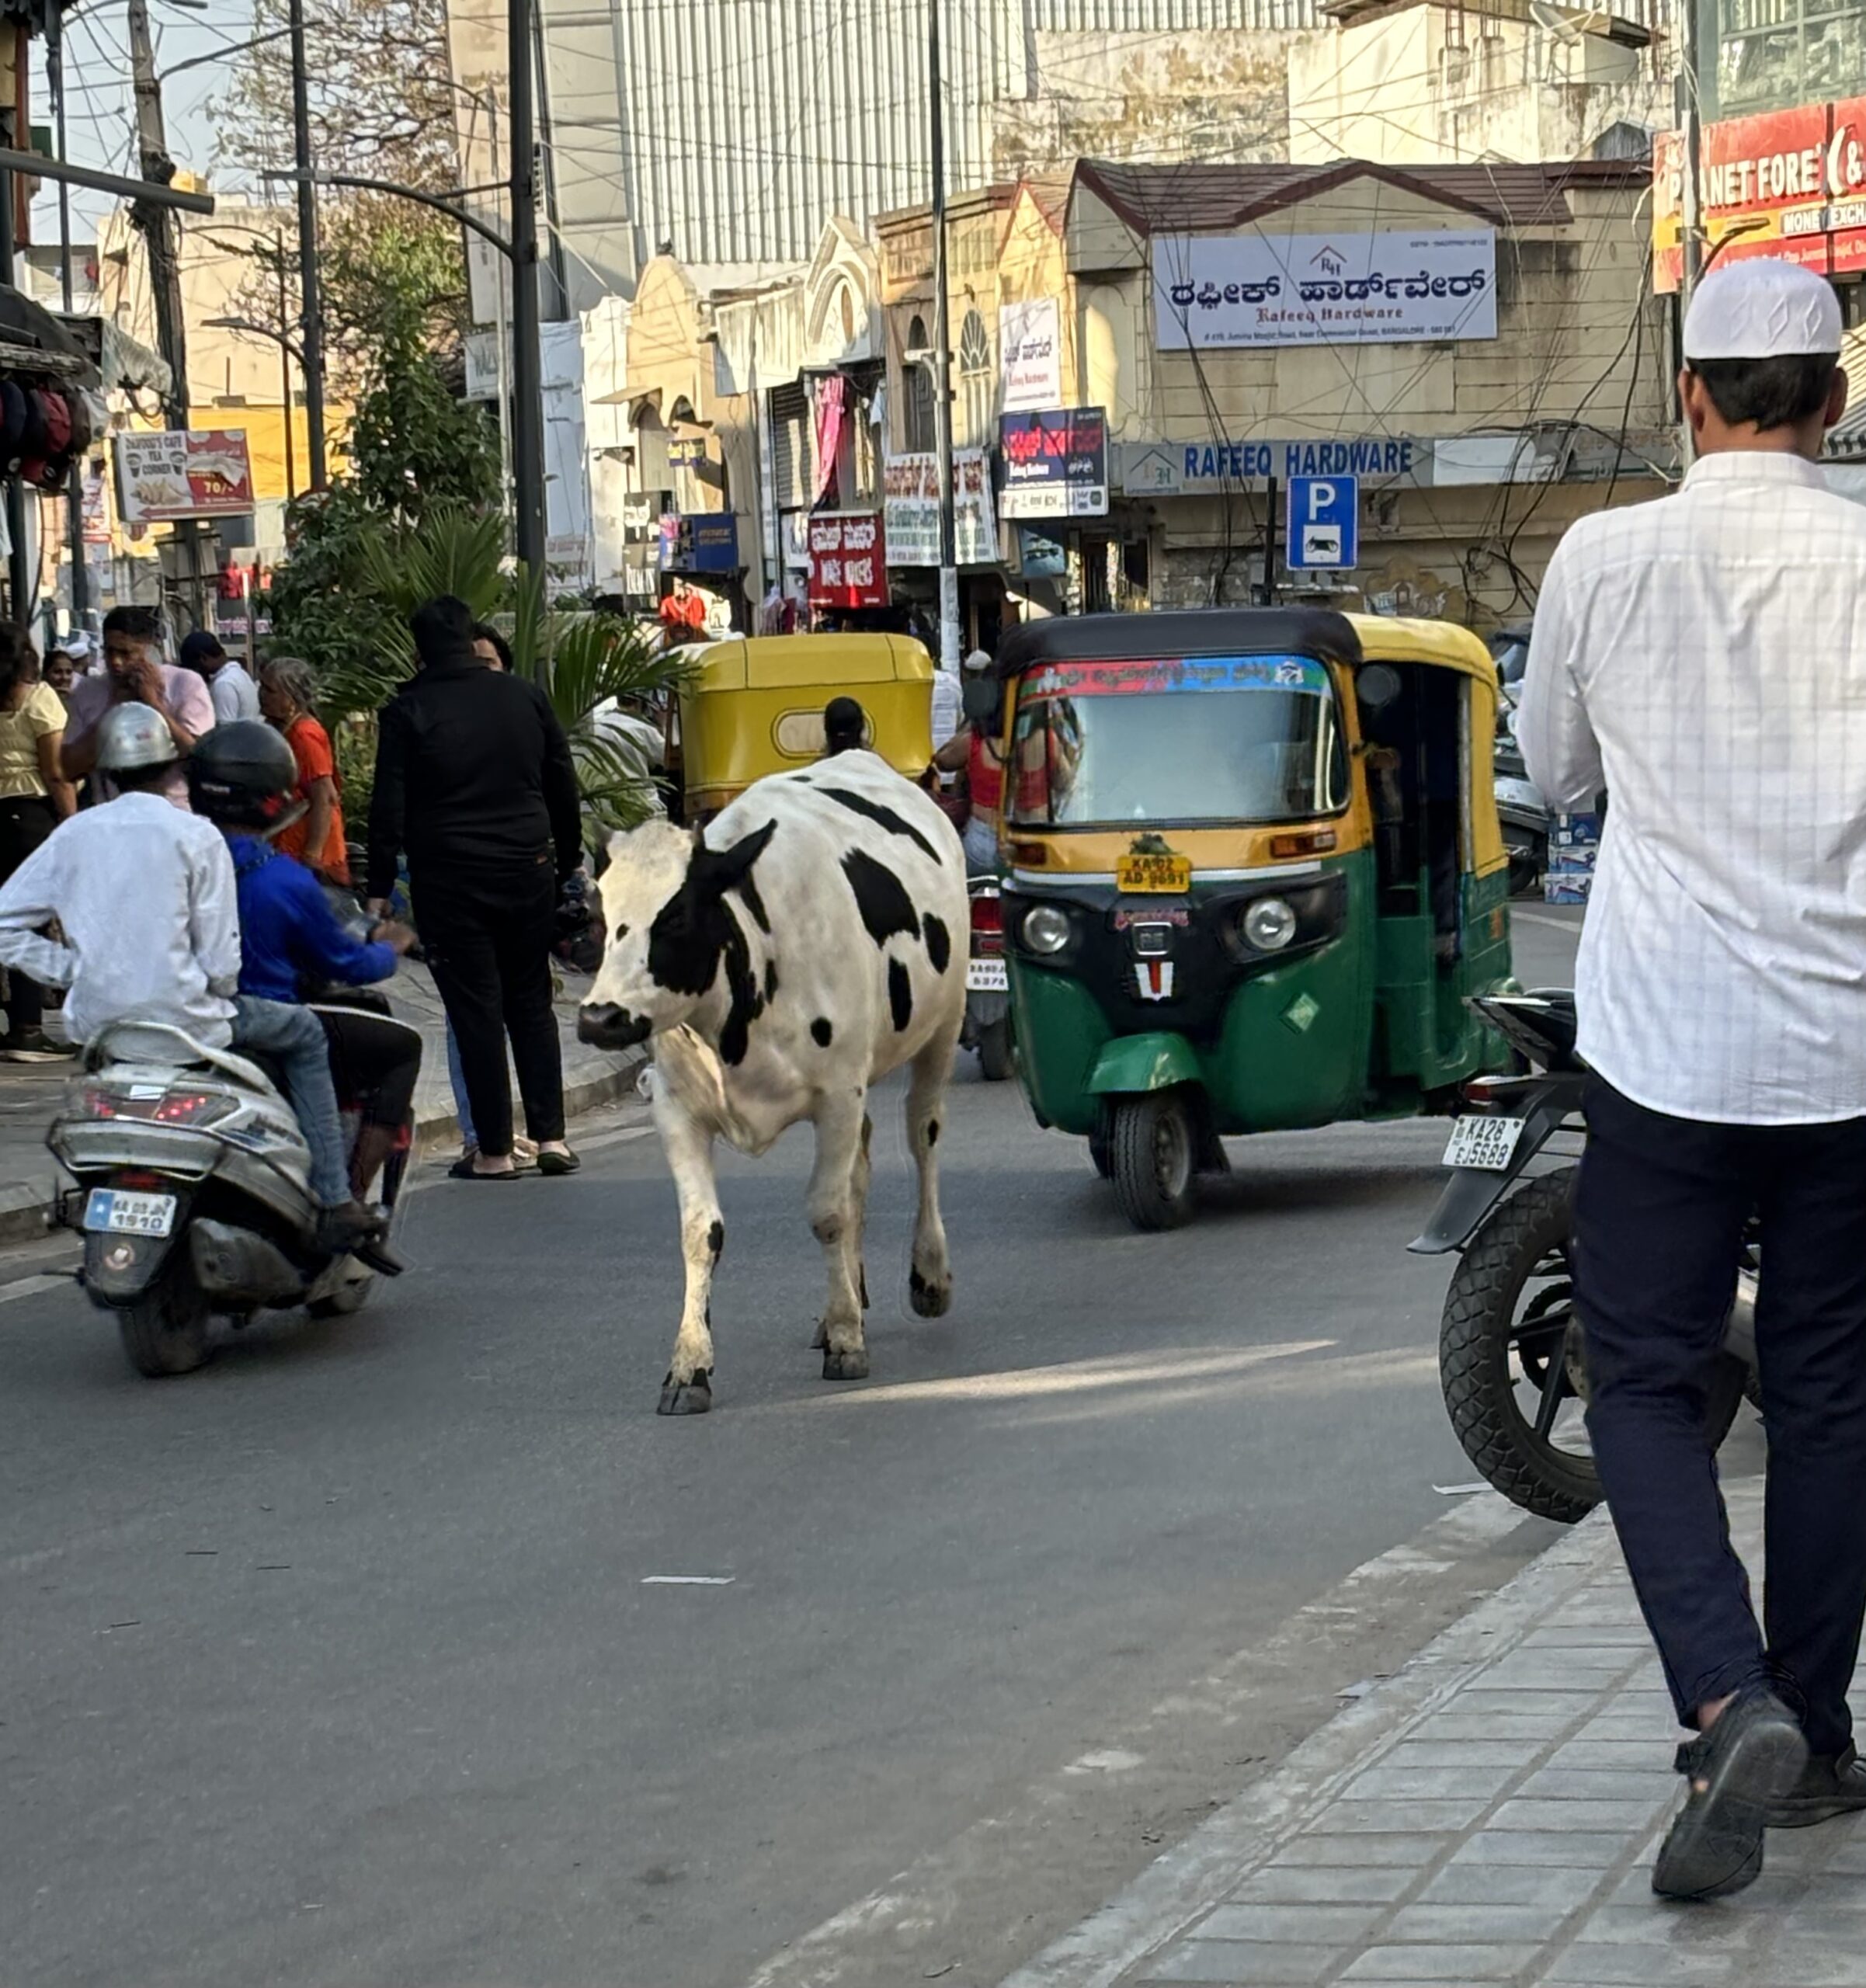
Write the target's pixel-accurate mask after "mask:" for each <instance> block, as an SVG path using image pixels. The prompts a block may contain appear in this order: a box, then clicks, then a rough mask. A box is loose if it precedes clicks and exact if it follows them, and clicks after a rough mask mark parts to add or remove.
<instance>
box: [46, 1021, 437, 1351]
mask: <svg viewBox="0 0 1866 1988" xmlns="http://www.w3.org/2000/svg"><path fill="white" fill-rule="evenodd" d="M331 1005H335V1004H334V1003H333V1004H331ZM343 1005H345V1006H352V1005H353V1006H356V1007H357V1008H360V1009H364V1010H367V1011H368V1012H370V1013H382V1014H386V1013H387V1004H386V1003H381V1002H380V996H377V997H374V998H373V999H372V997H370V996H368V995H367V994H360V993H353V994H351V995H350V996H348V998H347V999H346V1002H345V1003H343ZM394 1025H395V1026H397V1027H405V1026H406V1024H400V1023H398V1024H394ZM338 1102H339V1105H340V1106H341V1107H342V1109H343V1112H344V1117H345V1123H346V1130H347V1131H348V1132H349V1138H350V1142H351V1144H352V1146H354V1144H355V1141H356V1134H357V1131H358V1128H359V1125H360V1120H361V1116H362V1111H361V1107H362V1103H363V1100H360V1099H359V1098H356V1097H343V1096H342V1095H341V1094H340V1095H339V1100H338ZM412 1135H413V1125H412V1114H411V1118H410V1120H409V1121H408V1122H407V1123H406V1124H405V1126H404V1128H403V1130H402V1132H401V1135H399V1136H398V1138H397V1139H396V1142H395V1145H394V1149H393V1150H392V1151H391V1154H390V1156H389V1158H388V1160H387V1163H386V1164H385V1166H384V1169H383V1175H382V1180H381V1183H380V1188H379V1189H378V1190H377V1199H378V1200H379V1201H381V1202H382V1203H383V1204H384V1205H386V1206H387V1208H388V1210H389V1211H390V1224H389V1229H388V1236H387V1238H386V1239H392V1238H393V1236H394V1230H395V1217H396V1214H397V1212H398V1204H399V1201H400V1198H401V1188H402V1184H403V1182H404V1180H405V1177H406V1176H407V1172H408V1161H409V1159H410V1157H411V1156H412V1143H413V1142H412ZM46 1144H47V1146H48V1147H49V1148H50V1151H51V1152H52V1154H53V1156H54V1158H55V1159H57V1161H58V1162H59V1163H60V1164H61V1166H63V1167H64V1169H65V1170H66V1171H67V1172H68V1173H70V1174H71V1176H72V1178H73V1179H74V1180H75V1181H76V1183H77V1185H76V1186H75V1187H72V1188H70V1189H68V1190H65V1191H64V1193H63V1194H61V1195H60V1196H59V1197H58V1199H57V1202H56V1204H55V1205H54V1222H55V1224H56V1225H58V1226H61V1227H64V1228H67V1229H75V1230H76V1231H77V1232H78V1233H79V1234H81V1235H82V1237H83V1239H84V1263H83V1267H82V1270H80V1271H79V1273H78V1275H79V1279H80V1281H81V1282H82V1284H83V1286H84V1288H85V1292H86V1293H87V1295H89V1298H90V1299H91V1302H92V1304H94V1305H96V1306H97V1307H98V1308H99V1309H100V1310H103V1311H106V1312H110V1313H112V1314H113V1315H114V1316H115V1318H116V1323H117V1329H118V1331H119V1333H120V1335H121V1336H122V1340H123V1351H124V1353H125V1354H127V1356H128V1358H129V1361H130V1365H131V1366H132V1367H134V1368H135V1369H136V1371H137V1372H138V1373H139V1374H144V1375H148V1376H149V1377H150V1378H152V1379H153V1378H161V1377H163V1376H165V1375H175V1374H186V1373H189V1372H192V1371H193V1369H194V1368H197V1367H199V1366H200V1365H201V1364H203V1361H206V1360H207V1357H209V1354H210V1352H211V1350H212V1346H211V1340H210V1325H211V1321H212V1318H213V1315H214V1314H215V1313H217V1312H218V1313H221V1314H223V1315H226V1316H227V1317H228V1318H229V1319H231V1322H232V1323H233V1324H234V1325H235V1326H236V1327H238V1326H245V1325H247V1324H248V1323H250V1322H251V1321H252V1319H253V1317H254V1315H255V1314H256V1313H257V1312H259V1311H261V1310H262V1309H271V1310H281V1311H282V1310H288V1309H291V1308H293V1307H294V1306H297V1305H303V1306H304V1308H305V1309H307V1310H308V1312H310V1313H311V1315H312V1317H314V1318H318V1319H328V1318H335V1317H338V1316H339V1315H342V1314H345V1313H347V1312H355V1311H356V1310H358V1309H360V1307H361V1306H362V1305H363V1304H364V1303H365V1302H367V1299H368V1298H369V1295H370V1291H371V1289H372V1288H373V1287H374V1282H375V1277H376V1274H377V1273H376V1272H375V1271H374V1270H371V1269H370V1267H369V1265H367V1263H362V1262H360V1261H359V1260H358V1259H357V1258H356V1256H352V1255H349V1254H337V1255H333V1254H332V1253H330V1252H329V1251H328V1250H327V1249H322V1248H321V1247H320V1246H319V1245H318V1241H317V1232H318V1204H317V1201H316V1200H315V1198H314V1196H313V1195H312V1194H311V1184H310V1166H311V1154H310V1151H309V1149H308V1148H307V1146H306V1145H305V1143H304V1135H303V1134H302V1133H301V1131H299V1129H298V1121H297V1118H296V1117H294V1114H293V1112H292V1109H291V1106H290V1103H288V1102H287V1100H286V1097H285V1096H284V1093H283V1090H282V1088H281V1087H280V1086H279V1085H278V1084H277V1083H275V1082H274V1080H273V1076H272V1075H271V1074H270V1073H269V1072H268V1071H267V1070H266V1069H263V1068H262V1067H261V1064H260V1062H259V1060H258V1059H256V1058H253V1057H251V1056H245V1055H239V1054H238V1053H237V1052H235V1051H232V1050H228V1049H214V1048H209V1047H208V1046H207V1044H203V1043H200V1042H197V1041H195V1040H194V1038H193V1037H192V1036H190V1035H189V1034H186V1033H185V1032H184V1031H183V1030H181V1029H179V1028H177V1027H173V1026H172V1024H167V1023H158V1022H138V1021H134V1020H130V1021H124V1022H120V1023H117V1024H115V1025H114V1026H113V1027H109V1028H108V1029H106V1030H103V1032H102V1033H101V1034H99V1035H98V1036H97V1037H96V1039H95V1040H93V1041H92V1042H91V1043H90V1044H89V1045H88V1046H87V1048H86V1049H85V1056H84V1062H83V1064H82V1067H81V1069H80V1071H79V1073H78V1075H77V1076H75V1077H74V1078H73V1079H71V1082H70V1083H69V1084H68V1086H67V1090H66V1093H65V1097H64V1101H63V1103H62V1104H61V1107H60V1110H59V1112H58V1114H57V1117H55V1118H54V1120H53V1121H52V1124H51V1128H50V1131H48V1132H47V1135H46ZM386 1239H385V1240H386ZM393 1261H394V1259H393V1256H386V1257H385V1258H384V1269H385V1270H387V1265H388V1263H392V1262H393ZM388 1274H394V1272H393V1271H390V1272H388Z"/></svg>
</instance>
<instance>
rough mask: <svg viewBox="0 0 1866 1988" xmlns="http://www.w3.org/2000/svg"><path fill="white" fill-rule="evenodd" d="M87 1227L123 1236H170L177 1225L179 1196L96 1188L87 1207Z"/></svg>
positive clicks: (116, 1188) (85, 1215)
mask: <svg viewBox="0 0 1866 1988" xmlns="http://www.w3.org/2000/svg"><path fill="white" fill-rule="evenodd" d="M84 1225H85V1228H86V1229H102V1230H107V1231H111V1232H115V1233H116V1234H119V1235H123V1236H166V1235H167V1234H168V1233H169V1230H170V1229H172V1228H173V1227H174V1226H175V1197H174V1196H173V1195H172V1194H127V1193H126V1192H125V1191H124V1190H123V1189H122V1188H121V1187H93V1188H92V1190H91V1195H90V1199H89V1201H86V1202H85V1204H84Z"/></svg>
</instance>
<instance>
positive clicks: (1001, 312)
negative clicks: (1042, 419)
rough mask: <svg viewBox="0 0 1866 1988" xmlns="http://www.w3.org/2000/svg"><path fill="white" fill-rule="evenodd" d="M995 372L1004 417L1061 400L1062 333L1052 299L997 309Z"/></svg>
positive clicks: (1008, 305) (1041, 298)
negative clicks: (1000, 391) (996, 360)
mask: <svg viewBox="0 0 1866 1988" xmlns="http://www.w3.org/2000/svg"><path fill="white" fill-rule="evenodd" d="M998 371H999V386H1000V388H1001V389H1002V407H1003V408H1004V411H1005V412H1006V413H1007V414H1014V413H1016V412H1019V411H1020V409H1022V408H1034V407H1055V405H1057V404H1058V402H1059V401H1061V400H1062V323H1061V317H1060V314H1059V312H1058V309H1057V306H1056V300H1055V297H1032V298H1030V301H1028V302H1027V303H1023V304H999V307H998Z"/></svg>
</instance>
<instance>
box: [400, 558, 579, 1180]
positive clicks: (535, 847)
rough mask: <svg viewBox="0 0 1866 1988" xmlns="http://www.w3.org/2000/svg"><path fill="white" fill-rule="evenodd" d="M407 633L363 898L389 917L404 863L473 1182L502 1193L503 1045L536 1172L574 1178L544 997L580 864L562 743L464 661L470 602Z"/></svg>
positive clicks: (498, 682) (517, 695)
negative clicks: (415, 661)
mask: <svg viewBox="0 0 1866 1988" xmlns="http://www.w3.org/2000/svg"><path fill="white" fill-rule="evenodd" d="M408 625H409V627H410V629H411V630H412V632H413V634H414V637H415V653H416V655H417V656H418V657H419V659H420V662H421V669H420V671H419V674H418V675H416V676H414V677H413V678H412V679H410V681H409V682H408V683H405V684H404V685H403V686H402V688H401V690H399V691H398V693H396V695H395V696H394V698H392V699H391V700H390V702H389V704H387V707H385V708H384V711H383V713H382V717H381V720H380V728H379V732H378V737H377V748H376V787H375V793H374V797H373V798H372V800H371V802H370V857H369V895H370V899H371V901H372V902H373V903H377V904H386V902H387V898H388V897H389V895H390V893H391V891H392V890H393V889H394V885H395V864H396V858H397V857H398V854H401V853H405V854H406V855H407V857H408V881H409V885H410V888H411V890H412V893H413V896H414V900H415V923H416V924H417V925H418V926H419V928H420V932H421V937H422V944H423V945H424V947H426V951H427V958H428V964H429V966H430V967H431V968H433V972H434V981H435V985H436V986H437V987H438V988H439V989H440V998H441V999H442V1001H443V1003H445V1004H446V1006H447V1019H448V1020H449V1021H450V1022H451V1023H452V1024H453V1033H454V1035H455V1037H457V1040H458V1041H459V1044H460V1067H461V1070H462V1072H463V1073H464V1076H465V1079H466V1086H467V1098H468V1100H470V1102H471V1104H472V1107H473V1122H474V1127H475V1128H476V1129H477V1131H478V1136H479V1150H478V1152H477V1154H476V1155H475V1156H474V1159H473V1160H472V1162H471V1176H472V1177H473V1178H474V1179H476V1180H510V1179H512V1178H513V1176H514V1173H515V1168H514V1166H513V1158H512V1091H511V1086H510V1085H509V1083H508V1081H507V1079H506V1037H507V1036H508V1035H509V1037H511V1041H512V1060H513V1065H515V1066H516V1069H517V1072H518V1080H519V1095H520V1097H522V1098H523V1101H524V1107H525V1129H526V1132H527V1133H528V1134H529V1135H530V1137H531V1138H533V1139H535V1140H536V1141H537V1145H538V1149H539V1150H538V1166H539V1169H540V1171H541V1172H544V1173H572V1172H574V1171H575V1168H576V1165H577V1160H576V1156H575V1154H574V1153H572V1152H571V1150H570V1149H569V1147H568V1145H565V1142H564V1068H563V1060H562V1057H561V1053H560V1051H559V1048H558V1030H557V1017H556V1016H555V1014H554V1012H553V1010H552V1007H551V937H552V929H553V921H554V918H555V915H556V911H557V905H558V895H559V892H560V890H561V887H562V885H563V883H564V881H565V878H568V876H569V875H570V874H571V873H572V871H574V870H575V868H576V867H577V865H578V864H579V862H580V861H581V860H582V825H581V815H580V811H579V806H578V799H577V782H576V773H575V769H574V768H573V766H572V764H571V759H570V746H569V743H568V741H567V740H566V739H565V736H564V728H563V727H562V726H561V725H559V724H558V720H557V716H556V714H555V713H554V711H552V710H551V704H550V701H549V700H548V699H547V697H545V695H544V692H543V691H542V690H540V689H539V688H538V686H537V685H536V684H535V683H530V682H528V681H527V680H526V679H525V678H523V677H522V676H511V675H509V674H507V673H506V672H505V671H504V670H499V669H488V668H487V667H486V666H485V663H484V662H482V661H481V659H480V658H479V657H478V655H476V654H475V653H474V648H473V616H472V613H471V610H469V609H468V608H467V605H466V603H464V601H460V600H455V599H454V598H453V596H452V595H450V594H443V595H442V596H440V598H439V599H438V600H431V601H429V602H428V603H426V606H422V607H419V608H417V609H416V610H415V613H414V614H413V616H412V617H411V619H410V621H409V624H408Z"/></svg>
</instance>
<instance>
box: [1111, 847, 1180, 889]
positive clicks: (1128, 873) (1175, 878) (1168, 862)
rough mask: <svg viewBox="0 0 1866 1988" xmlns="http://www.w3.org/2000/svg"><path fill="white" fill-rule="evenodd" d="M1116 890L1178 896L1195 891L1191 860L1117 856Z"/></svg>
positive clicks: (1178, 857) (1115, 870)
mask: <svg viewBox="0 0 1866 1988" xmlns="http://www.w3.org/2000/svg"><path fill="white" fill-rule="evenodd" d="M1114 887H1115V888H1116V889H1117V890H1120V891H1150V892H1156V893H1159V894H1162V895H1164V894H1168V893H1172V894H1178V893H1183V892H1184V891H1189V890H1190V889H1191V888H1192V858H1191V857H1190V856H1117V857H1116V858H1115V859H1114Z"/></svg>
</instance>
